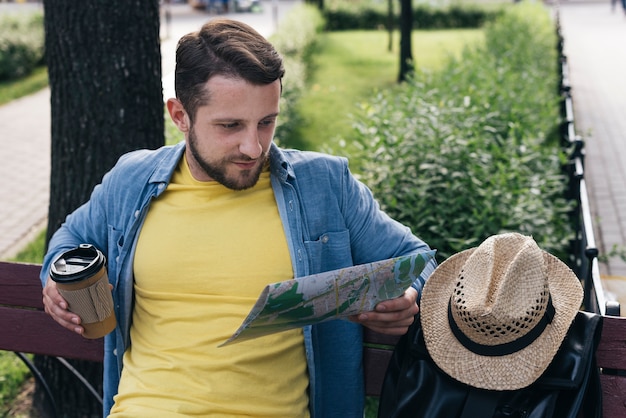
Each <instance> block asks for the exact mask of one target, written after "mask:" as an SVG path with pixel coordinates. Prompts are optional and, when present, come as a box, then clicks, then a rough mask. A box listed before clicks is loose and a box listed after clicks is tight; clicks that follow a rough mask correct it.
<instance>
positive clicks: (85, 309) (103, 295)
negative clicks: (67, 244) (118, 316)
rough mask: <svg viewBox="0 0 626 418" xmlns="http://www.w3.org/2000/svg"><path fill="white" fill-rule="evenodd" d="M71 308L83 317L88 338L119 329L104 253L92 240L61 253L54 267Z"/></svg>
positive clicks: (53, 270)
mask: <svg viewBox="0 0 626 418" xmlns="http://www.w3.org/2000/svg"><path fill="white" fill-rule="evenodd" d="M50 277H51V278H52V280H54V281H55V282H56V284H57V289H58V290H59V293H61V296H63V298H65V300H66V301H67V303H68V309H69V310H70V311H71V312H74V313H75V314H77V315H78V316H80V319H81V325H82V326H83V328H84V329H85V332H84V333H83V336H84V337H85V338H100V337H103V336H105V335H106V334H108V333H109V332H111V331H113V329H115V312H114V310H113V297H112V295H111V289H110V287H109V278H108V276H107V271H106V259H105V257H104V255H103V254H102V253H101V252H100V251H98V249H97V248H95V247H94V246H93V245H91V244H81V245H80V246H78V247H77V248H75V249H73V250H70V251H67V252H65V253H63V254H61V255H60V256H59V257H57V258H56V259H55V260H54V262H53V263H52V267H51V268H50Z"/></svg>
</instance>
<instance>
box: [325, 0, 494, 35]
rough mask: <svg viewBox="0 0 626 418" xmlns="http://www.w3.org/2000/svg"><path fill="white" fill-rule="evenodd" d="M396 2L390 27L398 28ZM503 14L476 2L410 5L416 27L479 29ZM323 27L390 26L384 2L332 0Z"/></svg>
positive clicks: (339, 28) (330, 29) (381, 27)
mask: <svg viewBox="0 0 626 418" xmlns="http://www.w3.org/2000/svg"><path fill="white" fill-rule="evenodd" d="M399 13H400V7H399V5H397V4H396V5H395V6H394V10H393V22H392V25H393V26H392V27H393V28H394V29H398V27H399ZM501 13H502V9H501V8H500V7H492V8H485V7H479V6H475V5H452V6H447V7H434V6H429V5H426V4H418V5H414V7H413V27H414V28H415V29H450V28H479V27H482V26H483V25H485V24H486V23H487V22H490V21H493V20H494V19H496V18H497V16H499V15H500V14H501ZM323 14H324V20H325V21H326V30H329V31H335V30H353V29H369V30H371V29H384V28H388V26H389V23H388V21H389V16H388V10H387V5H386V3H371V2H333V3H331V4H330V5H328V6H327V7H325V8H324V11H323Z"/></svg>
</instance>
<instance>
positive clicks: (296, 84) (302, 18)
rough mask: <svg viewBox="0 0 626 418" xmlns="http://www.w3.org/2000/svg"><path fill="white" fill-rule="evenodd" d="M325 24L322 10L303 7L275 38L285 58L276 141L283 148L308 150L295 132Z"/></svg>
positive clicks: (284, 22) (297, 8)
mask: <svg viewBox="0 0 626 418" xmlns="http://www.w3.org/2000/svg"><path fill="white" fill-rule="evenodd" d="M323 26H324V20H323V18H322V15H321V13H320V12H319V10H318V9H317V8H316V7H314V6H312V5H310V4H305V3H302V4H299V5H297V6H295V7H294V8H292V9H291V10H290V11H289V14H288V15H287V16H286V17H285V18H284V19H282V20H281V23H280V25H279V27H278V29H277V30H276V32H274V34H273V35H272V36H271V38H270V41H271V42H272V43H273V44H274V47H275V48H276V50H277V51H278V52H279V53H280V54H281V55H282V56H283V59H284V65H285V76H284V78H283V91H282V94H281V102H280V110H281V113H280V117H279V118H278V126H277V127H276V133H275V135H274V139H275V141H276V142H277V143H280V144H281V145H282V146H289V147H296V148H305V147H306V144H302V143H299V142H298V140H297V137H296V135H294V131H295V129H296V127H297V126H298V125H299V124H300V123H301V119H300V116H299V114H298V112H297V102H298V100H299V99H300V97H301V96H302V92H303V90H304V88H305V86H306V79H307V73H308V71H309V68H310V66H311V59H312V54H313V52H314V50H315V41H316V39H317V34H318V33H319V32H321V31H322V28H323Z"/></svg>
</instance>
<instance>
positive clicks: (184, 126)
mask: <svg viewBox="0 0 626 418" xmlns="http://www.w3.org/2000/svg"><path fill="white" fill-rule="evenodd" d="M167 111H168V113H169V114H170V118H172V122H174V124H175V125H176V126H177V127H178V130H180V131H181V132H183V133H187V132H189V127H190V126H191V122H190V120H189V116H188V115H187V112H186V111H185V108H184V107H183V104H182V103H181V102H180V100H178V99H175V98H171V99H168V100H167Z"/></svg>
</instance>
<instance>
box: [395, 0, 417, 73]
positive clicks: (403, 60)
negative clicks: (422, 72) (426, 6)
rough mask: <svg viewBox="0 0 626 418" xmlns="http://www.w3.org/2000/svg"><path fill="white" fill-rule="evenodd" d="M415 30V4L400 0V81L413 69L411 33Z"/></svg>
mask: <svg viewBox="0 0 626 418" xmlns="http://www.w3.org/2000/svg"><path fill="white" fill-rule="evenodd" d="M412 32H413V5H412V3H411V0H400V74H399V75H398V82H399V83H401V82H403V81H405V80H406V79H407V76H408V75H409V73H411V72H412V71H413V53H412V52H411V49H412V46H411V33H412Z"/></svg>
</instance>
